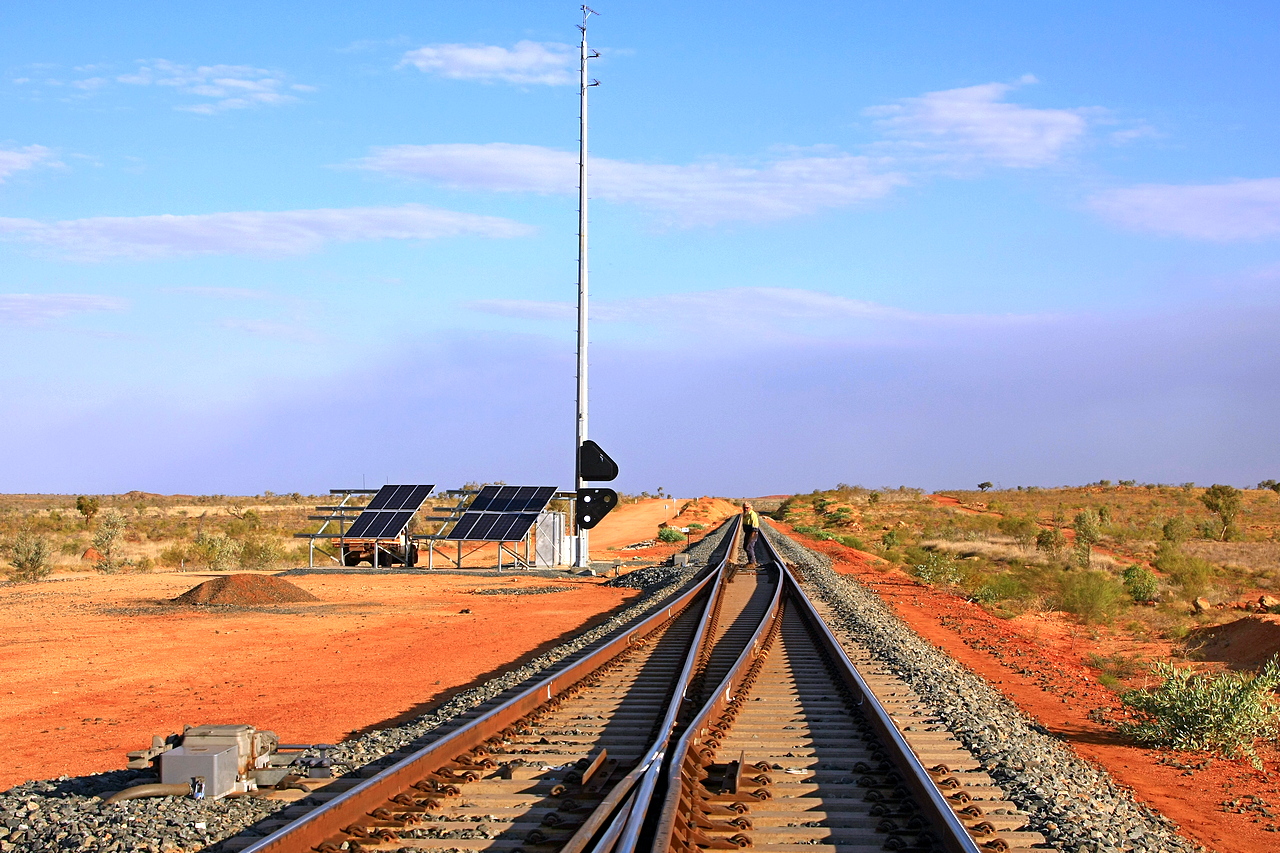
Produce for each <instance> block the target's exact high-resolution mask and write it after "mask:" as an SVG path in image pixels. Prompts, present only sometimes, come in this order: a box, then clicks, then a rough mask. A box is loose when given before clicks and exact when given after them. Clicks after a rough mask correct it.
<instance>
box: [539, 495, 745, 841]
mask: <svg viewBox="0 0 1280 853" xmlns="http://www.w3.org/2000/svg"><path fill="white" fill-rule="evenodd" d="M741 537H742V519H741V517H739V518H738V519H737V520H736V521H735V522H734V526H733V528H732V530H731V531H730V532H729V533H728V534H727V539H728V542H729V547H728V548H726V549H725V552H724V557H723V558H722V559H721V560H720V562H719V563H718V564H717V565H716V568H715V571H716V587H715V590H714V592H713V593H712V594H711V595H709V596H707V603H706V606H705V607H704V608H703V611H702V618H701V619H700V620H699V623H698V630H697V632H696V633H695V634H694V636H693V641H692V642H691V643H690V644H689V653H688V655H686V657H685V661H684V666H683V667H682V668H681V670H680V675H679V676H678V677H677V679H676V683H675V688H674V689H673V690H672V697H671V701H670V702H669V703H668V704H667V709H666V712H665V713H664V715H663V719H662V724H661V725H660V726H659V727H658V735H657V737H656V738H655V740H654V742H653V743H652V744H650V746H649V748H648V750H647V751H646V752H645V755H644V757H642V758H641V759H640V761H639V762H638V763H637V764H636V766H635V768H633V769H632V770H631V772H630V773H628V774H627V775H626V776H625V777H623V779H622V781H621V782H619V783H618V784H617V785H615V786H614V788H613V790H612V791H610V792H609V794H608V796H606V797H605V799H604V801H603V802H601V803H600V805H599V806H597V807H596V809H595V811H594V812H592V814H591V816H590V817H589V818H587V820H586V821H585V822H584V823H583V825H582V826H581V827H580V828H579V829H578V831H577V832H576V833H574V835H573V837H572V838H570V839H569V841H568V842H567V843H566V844H565V846H564V847H562V848H560V853H579V851H581V850H583V849H584V848H585V847H586V846H587V845H588V844H589V843H590V842H591V840H592V838H593V837H594V836H596V835H597V834H598V833H599V831H600V827H601V826H603V825H604V824H605V822H606V821H608V823H609V828H608V829H607V830H606V831H605V833H604V835H603V837H602V838H600V839H599V840H598V841H597V843H596V844H595V845H594V846H593V847H592V848H591V849H592V853H607V851H608V850H609V849H610V848H611V847H612V846H613V844H614V842H615V841H616V840H617V838H618V837H619V835H621V834H622V832H623V829H624V828H625V827H629V826H630V825H631V822H632V820H633V819H634V816H636V815H640V816H643V815H644V813H645V811H646V810H647V809H648V808H649V801H650V798H651V797H652V796H653V786H654V782H655V781H656V777H657V773H658V771H659V770H660V769H661V767H662V762H663V758H664V757H665V755H666V750H667V747H668V745H669V744H670V741H671V734H672V732H673V731H674V730H675V726H676V717H677V715H678V714H679V713H680V709H681V708H682V707H683V705H684V701H685V696H686V695H687V694H688V691H689V682H690V681H692V680H693V675H694V671H695V669H696V668H697V665H698V661H699V659H700V657H701V652H702V650H703V647H704V645H705V644H710V643H711V642H713V641H714V639H715V638H714V637H709V636H707V628H708V626H709V625H710V623H711V618H710V617H711V614H712V612H713V611H714V610H715V608H716V604H717V600H718V599H719V598H722V597H723V596H724V593H725V583H724V572H725V567H726V566H727V565H728V564H729V561H730V559H732V557H733V555H734V554H735V553H736V551H737V548H738V545H739V540H740V539H741ZM637 785H639V787H638V788H637ZM633 791H634V796H631V795H632V792H633ZM624 798H626V802H625V803H623V800H624ZM620 803H622V807H621V808H619V807H618V806H619V804H620Z"/></svg>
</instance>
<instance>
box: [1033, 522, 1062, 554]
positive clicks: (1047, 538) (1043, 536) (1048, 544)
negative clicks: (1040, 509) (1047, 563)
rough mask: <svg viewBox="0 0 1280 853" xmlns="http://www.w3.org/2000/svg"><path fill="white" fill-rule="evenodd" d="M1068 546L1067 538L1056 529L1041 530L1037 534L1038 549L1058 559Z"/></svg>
mask: <svg viewBox="0 0 1280 853" xmlns="http://www.w3.org/2000/svg"><path fill="white" fill-rule="evenodd" d="M1066 545H1067V537H1066V536H1064V535H1063V533H1062V531H1061V530H1059V529H1058V528H1056V527H1050V528H1049V529H1047V530H1041V531H1040V532H1039V533H1037V534H1036V548H1038V549H1039V550H1041V551H1045V552H1047V553H1049V554H1050V555H1052V556H1054V557H1056V556H1058V553H1059V552H1060V551H1062V549H1063V548H1065V547H1066Z"/></svg>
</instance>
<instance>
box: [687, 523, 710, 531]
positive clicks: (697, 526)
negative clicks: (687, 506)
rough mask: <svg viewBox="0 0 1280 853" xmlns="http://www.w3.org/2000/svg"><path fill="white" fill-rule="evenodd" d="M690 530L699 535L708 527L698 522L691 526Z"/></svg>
mask: <svg viewBox="0 0 1280 853" xmlns="http://www.w3.org/2000/svg"><path fill="white" fill-rule="evenodd" d="M689 529H690V530H692V531H693V532H695V533H697V532H698V531H700V530H706V529H707V526H706V525H705V524H699V523H698V522H696V521H695V522H694V523H693V524H690V525H689Z"/></svg>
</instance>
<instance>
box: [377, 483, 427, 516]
mask: <svg viewBox="0 0 1280 853" xmlns="http://www.w3.org/2000/svg"><path fill="white" fill-rule="evenodd" d="M434 488H435V486H383V487H382V488H381V489H378V493H377V494H376V495H374V496H373V500H371V501H369V505H368V506H366V507H365V509H366V510H370V509H384V510H393V509H409V510H414V511H415V512H416V511H417V509H418V508H419V507H420V506H422V502H423V501H425V500H426V499H427V495H429V494H431V490H432V489H434Z"/></svg>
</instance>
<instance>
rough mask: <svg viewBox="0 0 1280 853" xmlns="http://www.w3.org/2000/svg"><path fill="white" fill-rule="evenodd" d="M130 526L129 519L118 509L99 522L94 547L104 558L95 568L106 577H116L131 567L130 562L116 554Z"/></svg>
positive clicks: (108, 511)
mask: <svg viewBox="0 0 1280 853" xmlns="http://www.w3.org/2000/svg"><path fill="white" fill-rule="evenodd" d="M128 524H129V521H128V519H126V518H125V516H124V513H122V512H121V511H120V510H118V509H115V508H111V509H108V510H107V511H106V512H104V513H102V521H100V522H98V529H97V530H96V531H95V532H94V534H93V547H94V549H95V550H96V551H97V552H98V553H99V554H101V555H102V557H101V559H99V560H98V562H96V563H94V565H93V567H94V568H95V569H97V570H98V571H100V572H102V573H103V574H104V575H114V574H115V573H116V572H118V571H120V570H121V569H122V568H124V567H125V566H127V565H129V561H128V560H123V559H121V558H120V556H119V554H118V553H117V552H116V547H117V545H118V544H119V541H120V537H121V535H122V534H123V533H124V529H125V528H126V527H127V526H128Z"/></svg>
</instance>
